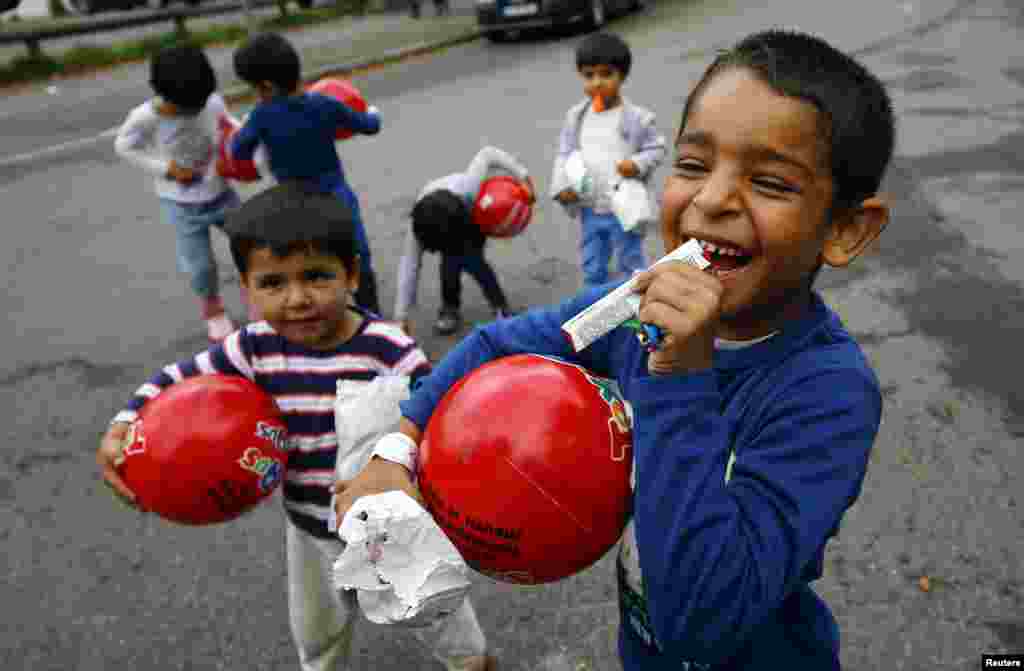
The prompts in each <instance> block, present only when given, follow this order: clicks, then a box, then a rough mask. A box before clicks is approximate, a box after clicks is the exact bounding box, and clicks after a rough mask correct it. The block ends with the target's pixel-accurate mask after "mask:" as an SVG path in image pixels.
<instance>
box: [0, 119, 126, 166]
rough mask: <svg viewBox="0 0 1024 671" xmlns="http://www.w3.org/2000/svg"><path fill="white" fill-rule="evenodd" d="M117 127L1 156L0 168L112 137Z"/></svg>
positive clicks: (115, 133)
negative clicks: (22, 152)
mask: <svg viewBox="0 0 1024 671" xmlns="http://www.w3.org/2000/svg"><path fill="white" fill-rule="evenodd" d="M117 130H118V129H117V128H108V129H107V130H105V131H103V132H102V133H100V134H98V135H94V136H92V137H83V138H80V139H78V140H68V141H67V142H61V143H60V144H55V145H53V146H50V147H43V148H42V149H36V150H35V151H29V152H25V153H24V154H15V155H14V156H5V157H3V158H0V168H6V167H8V166H11V165H17V164H19V163H27V162H29V161H34V160H36V159H40V158H44V157H46V156H49V155H51V154H59V153H61V152H62V151H67V150H69V149H78V148H79V147H85V146H87V145H90V144H93V143H96V142H99V141H101V140H106V139H107V138H112V137H114V136H116V135H117Z"/></svg>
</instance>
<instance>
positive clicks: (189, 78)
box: [149, 44, 217, 114]
mask: <svg viewBox="0 0 1024 671" xmlns="http://www.w3.org/2000/svg"><path fill="white" fill-rule="evenodd" d="M149 84H150V86H152V87H153V90H154V91H155V92H156V94H157V95H158V96H160V97H161V98H163V99H164V100H166V101H167V102H169V103H173V104H174V105H176V106H178V107H179V108H180V109H181V110H182V111H183V112H185V113H187V114H198V113H199V112H200V111H202V109H203V107H204V106H205V105H206V101H207V99H208V98H209V97H210V94H211V93H213V92H214V91H215V90H216V89H217V74H216V73H215V72H214V71H213V66H212V65H210V60H209V59H208V58H207V57H206V54H205V53H204V52H203V50H202V49H200V48H199V47H197V46H195V45H192V44H179V45H176V46H173V47H167V48H166V49H161V50H160V51H159V52H157V54H156V55H155V56H153V59H152V60H151V61H150V63H149Z"/></svg>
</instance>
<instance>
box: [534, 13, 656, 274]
mask: <svg viewBox="0 0 1024 671" xmlns="http://www.w3.org/2000/svg"><path fill="white" fill-rule="evenodd" d="M631 64H632V54H631V53H630V50H629V46H628V45H627V44H626V43H625V42H624V41H623V40H622V39H621V38H619V37H618V36H616V35H611V34H607V33H598V34H595V35H591V36H590V37H588V38H587V39H585V40H584V41H583V42H581V43H580V45H579V47H578V48H577V49H576V69H577V71H578V72H579V74H580V77H582V79H583V90H584V93H586V95H587V99H585V100H583V101H581V102H579V103H577V104H575V105H573V106H572V108H570V109H569V112H568V114H567V115H566V119H565V125H564V126H563V128H562V133H561V135H560V136H559V142H558V154H557V156H556V157H555V167H554V173H553V175H552V178H551V192H550V195H551V197H552V198H554V199H555V200H556V201H558V202H559V203H561V204H562V206H563V207H564V208H565V209H566V212H567V213H568V215H569V216H570V217H571V218H573V219H576V218H577V217H579V218H580V220H581V224H582V235H581V239H580V256H581V264H582V269H583V282H584V286H586V287H592V286H596V285H599V284H604V283H605V282H607V281H608V265H609V262H610V261H611V257H612V254H613V253H614V252H616V251H617V252H618V269H619V271H620V272H621V273H624V274H625V275H630V274H632V273H633V272H634V271H637V270H643V269H645V268H646V267H647V261H646V258H645V255H644V250H643V240H644V230H643V227H640V228H639V229H633V230H629V231H627V230H625V229H624V228H623V225H622V222H621V221H619V219H618V217H616V216H615V214H614V213H613V212H612V205H611V195H612V193H613V191H614V189H615V187H616V186H617V185H618V183H619V181H621V180H622V179H629V178H632V179H638V180H640V181H641V182H643V183H644V184H645V185H647V183H648V182H649V180H650V177H651V175H652V174H653V172H654V170H655V169H656V168H657V167H658V166H659V165H660V164H661V162H662V160H664V158H665V152H666V145H665V137H664V136H663V135H661V134H660V133H659V132H658V130H657V128H656V127H655V123H654V113H653V112H651V111H649V110H647V109H645V108H643V107H640V106H638V105H634V104H633V103H632V102H630V101H629V100H628V99H626V98H624V97H623V96H622V95H621V93H620V89H621V88H622V84H623V82H624V81H625V79H626V77H627V75H629V69H630V65H631ZM574 152H579V153H580V158H582V163H583V165H584V166H585V168H586V174H587V175H588V177H589V179H590V180H591V188H590V189H588V191H587V192H586V193H578V192H577V191H576V190H575V189H574V188H573V184H572V180H571V179H570V177H569V175H568V174H567V172H566V163H567V161H569V160H570V157H571V156H572V154H573V153H574Z"/></svg>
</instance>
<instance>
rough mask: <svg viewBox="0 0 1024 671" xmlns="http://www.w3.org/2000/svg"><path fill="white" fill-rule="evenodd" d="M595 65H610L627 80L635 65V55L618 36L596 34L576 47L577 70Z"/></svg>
mask: <svg viewBox="0 0 1024 671" xmlns="http://www.w3.org/2000/svg"><path fill="white" fill-rule="evenodd" d="M595 65H610V66H612V67H613V68H615V69H617V70H618V71H619V72H621V73H622V78H623V79H625V78H626V77H627V76H629V68H630V67H631V66H632V65H633V54H632V53H630V51H629V45H628V44H626V42H625V41H624V40H623V39H622V38H621V37H619V36H618V35H613V34H612V33H595V34H593V35H589V36H588V37H587V38H586V39H584V40H583V41H582V42H580V44H579V46H578V47H576V69H577V70H581V69H583V67H585V66H591V67H593V66H595Z"/></svg>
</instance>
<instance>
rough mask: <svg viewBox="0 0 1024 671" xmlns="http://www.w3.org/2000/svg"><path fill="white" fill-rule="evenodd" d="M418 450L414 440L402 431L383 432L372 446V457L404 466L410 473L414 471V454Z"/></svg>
mask: <svg viewBox="0 0 1024 671" xmlns="http://www.w3.org/2000/svg"><path fill="white" fill-rule="evenodd" d="M418 451H419V448H418V446H417V445H416V442H415V441H414V440H413V439H412V438H410V437H409V436H407V435H405V434H404V433H400V432H397V431H396V432H394V433H388V434H385V435H384V436H382V437H381V438H380V440H378V441H377V444H376V445H375V446H374V448H373V455H372V457H371V458H373V457H379V458H381V459H383V460H385V461H390V462H392V463H395V464H399V465H401V466H405V467H406V468H407V469H408V470H409V472H410V473H413V474H415V473H416V455H417V452H418Z"/></svg>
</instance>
